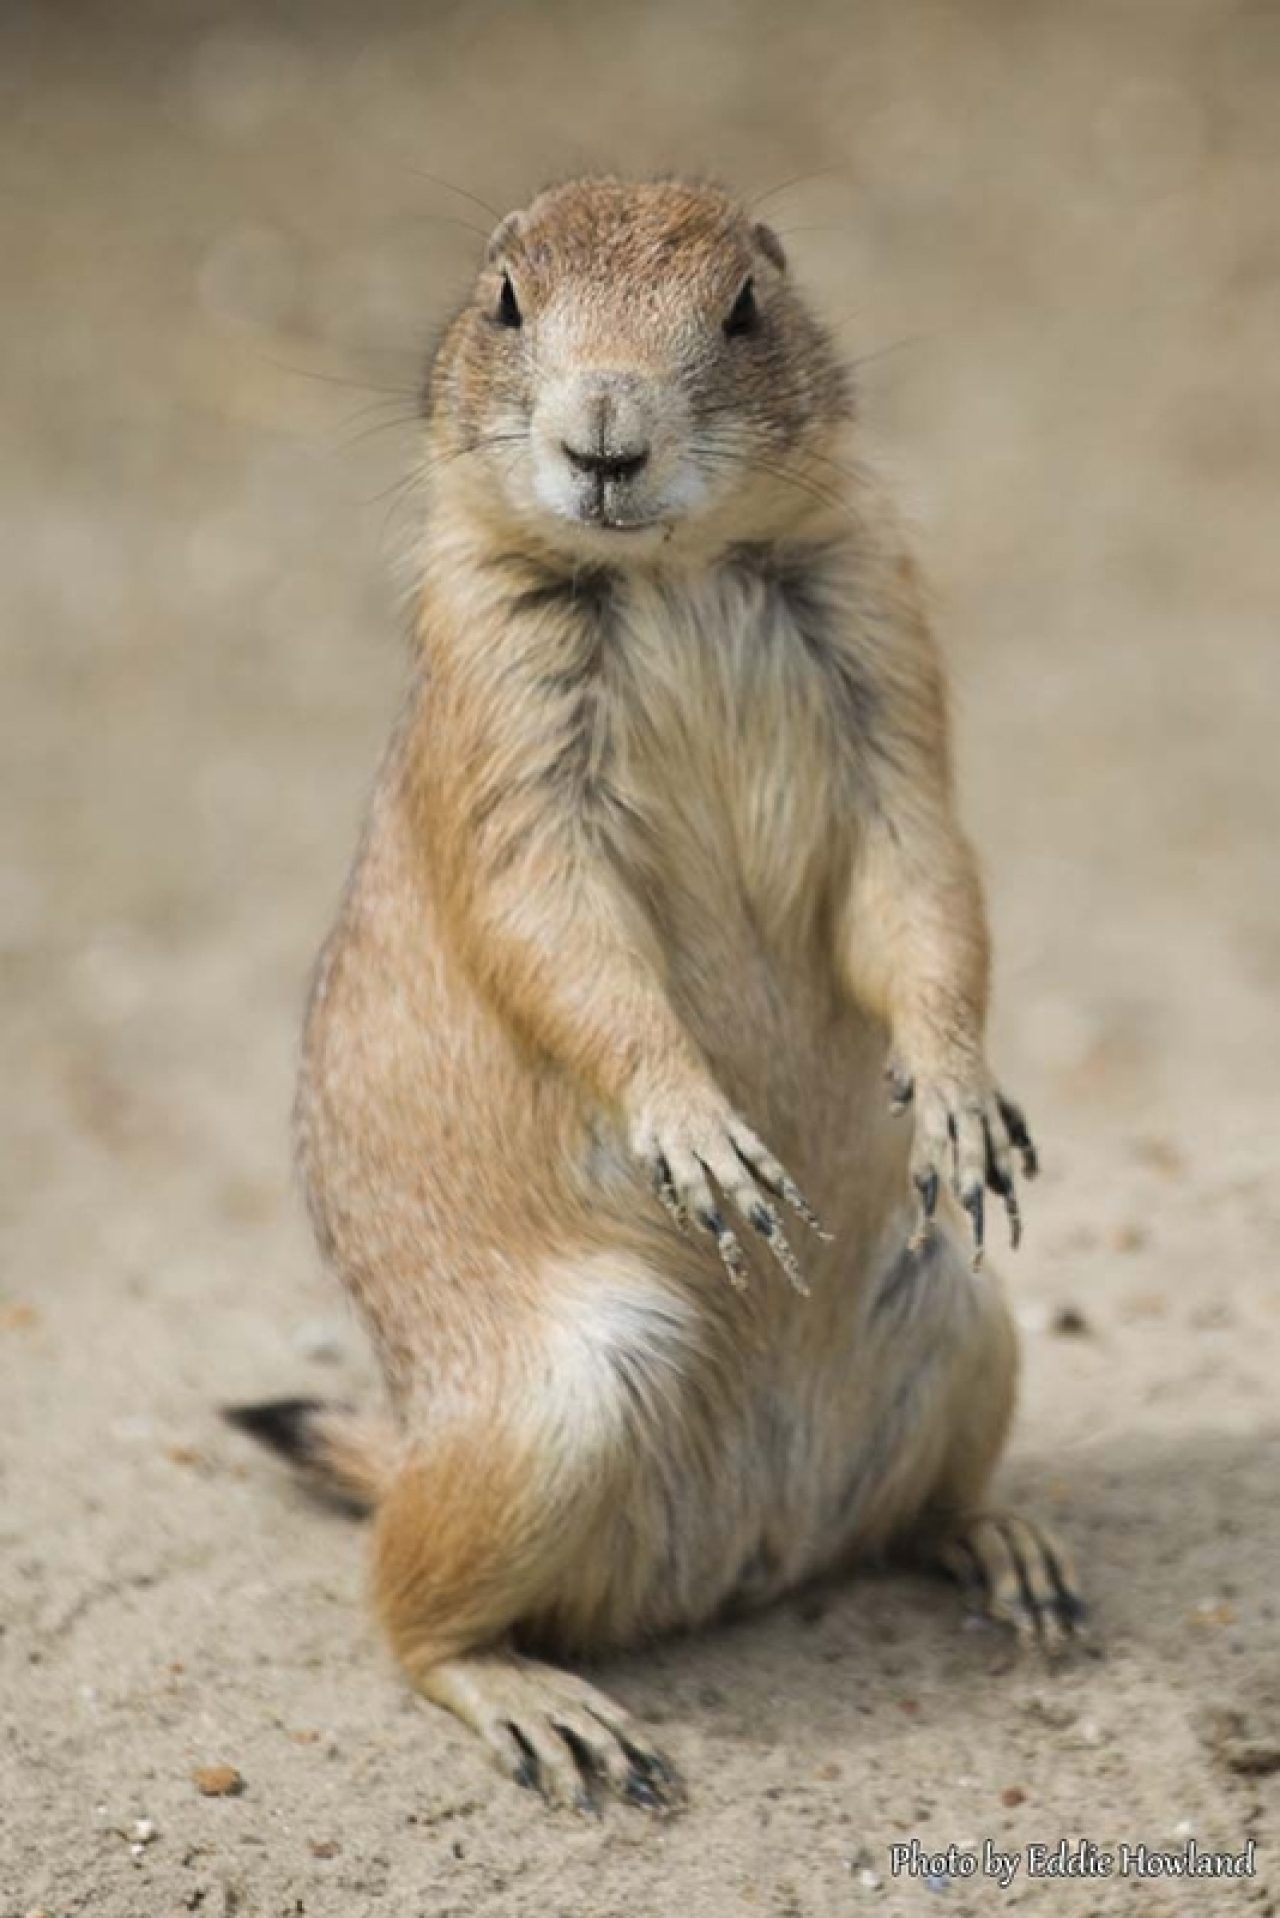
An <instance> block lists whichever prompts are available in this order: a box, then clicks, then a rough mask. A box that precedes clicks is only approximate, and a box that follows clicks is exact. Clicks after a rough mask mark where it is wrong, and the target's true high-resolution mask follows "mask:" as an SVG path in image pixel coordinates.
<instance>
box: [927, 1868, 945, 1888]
mask: <svg viewBox="0 0 1280 1918" xmlns="http://www.w3.org/2000/svg"><path fill="white" fill-rule="evenodd" d="M950 1887H951V1880H950V1879H949V1878H948V1877H947V1875H946V1873H945V1872H944V1871H931V1872H929V1873H928V1874H927V1875H926V1877H925V1881H924V1888H925V1890H926V1891H948V1890H949V1889H950Z"/></svg>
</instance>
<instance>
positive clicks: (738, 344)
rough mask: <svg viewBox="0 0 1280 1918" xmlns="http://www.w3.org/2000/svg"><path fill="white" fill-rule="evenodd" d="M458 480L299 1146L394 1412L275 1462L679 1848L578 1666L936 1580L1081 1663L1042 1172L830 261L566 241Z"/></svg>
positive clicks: (745, 219) (468, 1692)
mask: <svg viewBox="0 0 1280 1918" xmlns="http://www.w3.org/2000/svg"><path fill="white" fill-rule="evenodd" d="M425 438H426V444H425V450H424V462H425V469H426V475H427V479H426V485H427V492H428V511H427V515H426V520H425V524H424V527H423V532H422V549H421V591H420V595H419V601H418V617H417V636H418V659H417V663H416V669H415V672H414V676H413V682H412V686H411V690H410V694H409V698H408V701H407V703H406V707H405V710H404V713H403V716H402V718H401V721H400V723H399V725H398V727H397V729H396V732H395V735H394V737H393V740H392V742H391V745H390V748H389V750H388V753H387V757H386V760H385V763H384V766H383V769H382V774H381V777H380V779H379V782H378V787H377V791H376V795H375V798H374V801H373V804H372V808H371V813H370V818H369V822H368V828H367V831H366V834H365V838H364V843H363V845H362V847H361V851H360V854H359V857H358V859H357V862H356V866H355V870H354V872H353V874H352V877H351V881H350V884H349V887H348V889H347V893H346V896H345V899H344V902H343V905H342V909H341V912H340V914H339V917H338V921H337V924H336V926H335V927H334V929H333V931H332V933H331V935H330V937H329V940H328V942H327V944H326V946H325V948H324V951H323V954H322V956H321V960H320V964H319V968H318V972H317V975H316V982H315V987H314V992H313V995H312V999H311V1005H310V1010H309V1015H308V1019H307V1028H306V1039H305V1047H304V1058H303V1067H302V1077H301V1085H300V1089H299V1095H298V1107H297V1133H298V1145H299V1154H300V1160H301V1165H302V1170H303V1174H304V1177H305V1181H306V1186H307V1191H308V1194H309V1198H310V1204H311V1209H312V1214H313V1217H314V1220H315V1225H316V1230H317V1234H318V1237H319V1239H320V1243H321V1246H322V1248H323V1250H324V1253H325V1255H326V1257H327V1259H328V1260H329V1261H330V1263H331V1264H332V1265H333V1266H334V1268H335V1269H336V1271H337V1273H338V1274H339V1276H340V1278H341V1279H342V1281H343V1283H344V1284H345V1285H346V1286H347V1287H348V1288H349V1289H350V1291H351V1293H352V1295H353V1297H354V1298H355V1300H356V1302H357V1304H358V1305H359V1307H360V1310H361V1312H362V1314H363V1316H364V1319H365V1321H366V1323H367V1324H368V1326H369V1329H370V1331H371V1334H372V1336H373V1338H374V1340H375V1342H376V1345H377V1348H378V1351H379V1353H380V1355H381V1358H382V1361H383V1364H384V1368H385V1372H386V1378H387V1384H388V1391H389V1397H390V1413H389V1416H388V1417H387V1418H386V1419H385V1420H383V1421H379V1420H376V1419H365V1418H357V1417H356V1416H355V1415H354V1414H349V1413H344V1412H341V1411H337V1410H334V1409H331V1408H326V1407H324V1406H320V1405H316V1404H312V1403H309V1402H301V1401H285V1402H282V1403H281V1404H279V1405H274V1406H267V1407H254V1408H248V1409H247V1410H243V1411H241V1412H240V1413H239V1414H238V1417H239V1421H240V1422H241V1423H242V1424H243V1425H245V1426H247V1427H248V1428H249V1429H250V1430H252V1431H253V1432H254V1433H255V1435H256V1436H258V1437H260V1438H263V1439H265V1440H266V1441H267V1442H268V1443H270V1444H272V1445H274V1446H276V1447H277V1449H279V1450H281V1451H283V1452H285V1453H286V1454H287V1455H289V1456H290V1457H292V1458H293V1459H294V1460H295V1461H296V1462H297V1463H299V1464H300V1465H302V1466H303V1467H304V1468H305V1469H307V1470H309V1471H310V1472H311V1473H312V1474H313V1475H314V1476H316V1477H318V1478H320V1479H322V1480H324V1481H326V1482H328V1483H329V1484H331V1485H333V1486H336V1487H338V1488H340V1489H342V1490H344V1491H345V1492H346V1493H347V1494H348V1495H350V1496H352V1497H355V1498H356V1499H358V1500H359V1501H360V1502H362V1503H364V1504H367V1505H369V1506H372V1507H373V1508H374V1509H375V1514H376V1516H375V1540H374V1564H375V1593H376V1602H377V1606H378V1609H379V1612H380V1614H381V1616H382V1618H383V1621H384V1623H385V1625H386V1629H387V1631H388V1634H389V1636H390V1639H391V1643H392V1645H393V1646H394V1648H395V1650H396V1652H397V1654H398V1656H399V1657H400V1659H401V1661H402V1663H403V1665H404V1667H405V1669H406V1671H407V1673H408V1674H409V1677H410V1678H411V1680H412V1681H413V1683H414V1684H415V1685H416V1686H417V1687H418V1688H419V1689H420V1690H421V1691H422V1692H423V1693H424V1694H425V1695H426V1696H427V1697H429V1698H432V1699H435V1700H437V1701H438V1702H440V1703H442V1704H444V1705H446V1706H448V1707H449V1708H450V1709H452V1710H453V1711H455V1712H456V1713H457V1714H458V1715H459V1716H460V1717H462V1718H463V1719H465V1720H466V1721H467V1722H468V1723H470V1724H471V1725H472V1726H473V1727H474V1728H475V1729H476V1731H477V1732H478V1733H479V1734H480V1736H481V1737H482V1738H483V1739H484V1740H485V1742H486V1743H487V1744H488V1745H489V1747H490V1749H491V1750H492V1752H493V1753H494V1755H495V1756H496V1757H497V1759H498V1761H499V1762H500V1763H501V1764H502V1765H503V1766H504V1767H505V1768H506V1769H507V1770H508V1771H509V1772H510V1773H511V1775H512V1776H513V1777H515V1778H517V1779H518V1780H519V1781H520V1782H522V1783H527V1784H533V1785H537V1786H538V1787H539V1788H540V1789H541V1790H543V1791H544V1792H545V1793H546V1795H547V1796H548V1797H549V1798H550V1799H552V1800H555V1801H567V1802H579V1801H581V1800H583V1799H584V1798H589V1797H590V1796H591V1795H592V1794H594V1793H596V1792H599V1791H600V1790H602V1789H604V1788H606V1787H611V1788H613V1789H615V1790H617V1791H619V1792H621V1793H622V1794H623V1795H625V1796H627V1797H629V1798H631V1799H633V1800H635V1801H637V1802H640V1803H645V1804H649V1805H652V1806H654V1807H655V1808H664V1807H665V1808H670V1807H671V1806H673V1805H675V1804H677V1803H678V1802H679V1801H680V1798H681V1795H682V1787H681V1785H680V1782H679V1779H678V1776H677V1773H676V1771H675V1769H674V1767H673V1766H672V1764H671V1763H670V1761H669V1760H668V1759H667V1758H666V1757H665V1756H664V1755H663V1754H662V1753H661V1752H659V1751H658V1750H657V1748H656V1747H655V1746H654V1745H653V1744H652V1742H651V1741H650V1740H649V1738H648V1736H647V1735H646V1734H645V1732H644V1731H643V1730H642V1729H641V1728H640V1727H639V1726H638V1725H637V1724H636V1723H635V1722H634V1721H632V1720H631V1719H629V1718H628V1717H627V1715H626V1714H625V1713H624V1712H623V1711H622V1710H621V1708H619V1707H618V1706H616V1705H614V1704H613V1703H612V1701H610V1700H609V1699H608V1698H606V1697H604V1696H603V1695H602V1694H601V1693H599V1692H597V1691H595V1690H594V1689H593V1688H591V1687H589V1686H587V1685H586V1684H585V1683H584V1682H583V1681H582V1680H581V1679H578V1678H576V1677H574V1676H572V1675H570V1674H569V1673H568V1672H566V1671H564V1670H561V1669H559V1668H558V1667H557V1666H554V1665H551V1664H544V1663H541V1662H538V1661H536V1660H535V1659H534V1658H532V1657H530V1656H529V1655H528V1653H529V1648H530V1647H536V1648H539V1649H544V1650H545V1649H547V1648H550V1650H551V1651H552V1653H553V1654H557V1653H558V1654H559V1655H563V1654H565V1653H566V1652H570V1653H571V1652H573V1651H575V1650H576V1651H584V1652H589V1651H592V1650H596V1649H599V1648H602V1647H606V1646H610V1645H625V1644H634V1643H637V1642H640V1641H643V1640H644V1639H646V1638H647V1637H649V1636H650V1635H652V1634H654V1633H657V1632H662V1631H669V1630H675V1629H684V1628H688V1627H691V1626H695V1625H697V1624H698V1623H700V1622H701V1621H704V1620H707V1619H709V1618H712V1617H714V1616H716V1615H718V1614H721V1613H723V1612H725V1611H727V1610H730V1609H734V1608H741V1607H746V1606H755V1605H759V1604H763V1603H766V1602H768V1601H769V1600H770V1599H772V1598H774V1597H776V1596H777V1595H778V1594H779V1593H781V1592H784V1591H787V1590H789V1589H791V1588H793V1587H794V1586H796V1585H797V1584H799V1583H800V1582H802V1581H803V1580H805V1579H807V1578H809V1577H811V1576H813V1575H814V1574H816V1573H818V1572H821V1571H823V1570H826V1569H829V1568H831V1567H833V1566H837V1565H841V1564H844V1563H852V1562H855V1561H856V1560H857V1559H858V1558H859V1557H864V1556H867V1555H870V1554H878V1553H883V1552H885V1551H887V1550H903V1551H907V1550H910V1551H912V1552H914V1553H916V1554H920V1555H923V1556H925V1557H926V1558H929V1559H931V1560H934V1561H936V1562H938V1563H939V1564H941V1565H943V1566H945V1567H946V1568H948V1569H949V1570H952V1571H954V1572H956V1573H958V1574H959V1575H961V1576H962V1577H965V1578H967V1579H970V1580H971V1581H972V1582H974V1583H975V1584H978V1585H979V1586H981V1587H982V1589H983V1590H984V1591H985V1592H986V1595H987V1600H988V1602H989V1604H990V1606H991V1608H992V1610H993V1611H995V1612H996V1613H997V1614H998V1615H999V1616H1001V1617H1002V1618H1005V1619H1006V1620H1007V1621H1008V1622H1010V1623H1012V1624H1014V1625H1015V1626H1016V1627H1017V1628H1018V1630H1019V1631H1020V1632H1021V1633H1022V1634H1023V1635H1026V1636H1038V1637H1040V1638H1041V1639H1043V1640H1044V1641H1045V1642H1046V1643H1048V1644H1055V1643H1056V1642H1057V1641H1058V1640H1059V1639H1061V1638H1063V1637H1065V1636H1066V1635H1067V1634H1069V1633H1070V1631H1071V1630H1072V1629H1073V1627H1074V1625H1075V1623H1076V1621H1077V1619H1078V1617H1079V1615H1080V1606H1079V1601H1078V1599H1077V1597H1076V1594H1075V1588H1074V1583H1073V1578H1072V1574H1071V1571H1070V1568H1069V1566H1068V1565H1067V1562H1066V1560H1065V1558H1064V1556H1063V1554H1062V1552H1061V1549H1060V1548H1059V1547H1058V1546H1057V1545H1056V1544H1055V1543H1054V1542H1053V1541H1052V1540H1050V1539H1049V1538H1048V1536H1047V1535H1046V1534H1045V1533H1044V1532H1043V1531H1042V1530H1040V1529H1039V1528H1038V1527H1036V1526H1034V1525H1032V1524H1030V1523H1028V1522H1027V1521H1025V1520H1020V1519H1017V1518H1014V1517H1010V1516H1007V1515H992V1514H990V1513H986V1512H984V1510H983V1503H982V1502H983V1500H984V1497H985V1494H986V1488H987V1484H988V1480H989V1478H990V1475H991V1472H992V1469H993V1467H994V1465H995V1463H996V1460H997V1458H998V1455H999V1453H1000V1450H1001V1447H1002V1445H1003V1442H1004V1438H1005V1434H1006V1431H1007V1427H1008V1423H1009V1418H1010V1414H1011V1409H1012V1405H1013V1398H1014V1385H1015V1370H1016V1346H1015V1338H1014V1333H1013V1330H1012V1326H1011V1322H1010V1318H1009V1314H1008V1311H1007V1309H1006V1306H1005V1303H1004V1300H1003V1297H1002V1294H1001V1290H1000V1287H999V1285H998V1283H997V1282H996V1280H995V1279H994V1278H993V1277H992V1276H991V1275H990V1274H989V1272H988V1271H986V1270H985V1268H982V1267H981V1264H980V1258H981V1253H982V1249H983V1244H984V1240H985V1237H986V1234H987V1230H988V1226H989V1224H990V1223H991V1220H992V1218H993V1216H994V1215H1002V1216H1004V1217H1005V1218H1006V1219H1007V1221H1008V1224H1009V1226H1010V1229H1011V1231H1012V1233H1013V1235H1014V1237H1015V1239H1016V1234H1017V1230H1018V1225H1019V1196H1018V1182H1019V1179H1020V1177H1021V1176H1022V1175H1023V1174H1030V1173H1031V1172H1033V1171H1034V1169H1035V1156H1034V1148H1033V1146H1032V1144H1031V1140H1030V1137H1029V1135H1028V1132H1027V1128H1026V1124H1025V1121H1024V1119H1023V1117H1022V1114H1021V1113H1020V1112H1019V1110H1018V1109H1017V1107H1016V1106H1015V1105H1013V1104H1012V1103H1011V1102H1010V1101H1009V1100H1008V1099H1006V1098H1005V1096H1004V1094H1003V1093H1002V1091H1001V1090H1000V1089H999V1087H998V1086H997V1084H996V1081H995V1080H994V1079H993V1077H992V1075H991V1072H990V1070H989V1068H988V1066H987V1062H986V1055H985V1044H984V1024H985V1016H986V1006H987V991H988V938H987V926H986V917H985V912H984V907H983V901H982V895H981V890H980V885H979V879H978V874H977V870H976V867H975V862H974V858H973V855H972V853H971V850H970V848H969V845H968V843H967V842H966V840H965V837H964V835H963V832H962V831H961V828H960V826H959V825H958V823H957V820H956V814H955V805H954V799H953V791H952V780H951V771H950V764H949V749H948V738H947V718H946V708H945V696H944V685H943V677H942V672H941V667H940V664H939V660H938V656H937V653H936V650H935V647H934V643H933V640H932V637H931V635H930V631H929V626H928V622H927V618H926V613H925V609H924V605H923V601H922V594H921V589H920V586H919V583H918V580H917V575H916V571H915V567H914V564H913V562H912V560H911V558H910V557H909V555H908V552H907V550H906V546H905V544H904V540H903V536H902V533H901V531H900V528H899V525H898V522H897V520H896V518H895V516H894V514H893V512H892V510H891V508H890V507H889V505H888V503H887V502H886V501H885V499H884V498H883V497H882V495H881V493H880V491H879V489H878V487H877V484H876V482H875V480H874V478H873V477H872V476H871V475H870V474H869V473H868V471H867V470H866V468H865V466H864V465H863V463H862V461H861V459H860V454H859V447H858V433H857V427H856V420H855V412H854V405H853V394H852V388H851V384H850V380H849V378H848V375H847V373H846V371H845V369H844V368H843V367H842V366H841V364H840V361H839V359H838V356H837V355H836V353H835V351H834V348H833V346H832V343H831V340H830V339H829V337H828V335H827V333H826V332H825V331H824V329H823V327H822V326H821V325H820V324H819V322H818V320H817V319H816V318H815V317H814V315H813V314H812V312H811V311H810V309H809V308H808V306H807V305H806V303H805V301H804V299H803V297H802V295H801V294H800V293H799V291H798V290H797V289H796V287H795V285H794V283H793V280H792V276H791V274H790V271H789V269H788V265H787V261H786V258H785V256H784V253H783V249H782V247H781V245H780V243H779V241H778V240H777V238H776V236H775V235H774V234H773V233H772V232H771V231H770V230H769V229H768V228H767V227H764V226H762V225H761V224H759V223H758V222H755V221H754V220H753V219H752V217H751V215H750V214H749V213H748V212H746V211H744V210H743V209H742V208H741V207H740V206H739V205H738V204H737V203H736V202H735V201H734V200H732V199H731V198H730V197H729V196H727V195H726V194H724V193H722V192H719V191H717V190H714V189H712V188H708V187H704V186H699V185H693V184H688V183H685V182H682V181H678V180H675V181H662V182H658V183H650V184H639V185H637V184H627V183H624V182H622V181H618V180H613V179H603V180H579V181H575V182H572V183H571V184H569V185H566V186H560V187H556V188H554V189H552V190H550V191H549V192H546V193H544V194H542V195H540V196H539V197H538V198H537V199H535V200H534V201H533V203H532V204H531V205H530V206H529V207H528V208H527V209H525V210H524V211H522V212H519V213H515V214H512V215H511V216H510V217H509V218H508V219H506V220H504V221H503V222H502V224H501V226H500V227H499V228H498V230H497V232H496V233H495V234H494V235H493V237H492V240H491V241H490V243H489V246H488V250H487V252H486V255H485V259H484V262H483V264H482V266H481V269H480V272H479V275H478V278H477V281H476V285H475V288H474V291H473V294H472V297H471V298H470V299H469V300H468V302H467V304H466V305H465V306H464V307H463V309H462V310H461V311H460V312H459V313H458V315H457V316H456V318H455V319H454V321H453V322H452V324H451V326H450V327H449V329H448V331H447V333H446V335H445V337H444V340H443V343H442V345H441V347H440V349H439V352H438V354H437V357H436V360H435V363H434V366H433V368H432V372H431V376H430V381H429V387H428V403H427V418H426V428H425ZM886 1075H888V1076H887V1079H886ZM895 1106H896V1108H897V1112H896V1113H895V1111H894V1110H893V1109H892V1108H894V1107H895Z"/></svg>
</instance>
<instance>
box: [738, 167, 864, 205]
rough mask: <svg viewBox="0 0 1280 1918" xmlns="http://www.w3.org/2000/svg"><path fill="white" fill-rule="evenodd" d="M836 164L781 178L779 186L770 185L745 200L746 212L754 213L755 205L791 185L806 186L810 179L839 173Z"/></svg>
mask: <svg viewBox="0 0 1280 1918" xmlns="http://www.w3.org/2000/svg"><path fill="white" fill-rule="evenodd" d="M840 171H841V168H840V167H838V166H820V167H817V168H816V169H815V170H814V171H813V172H811V173H797V174H795V175H793V177H792V178H791V179H789V180H783V182H782V183H781V185H780V186H771V187H770V188H769V189H768V191H767V192H765V193H757V194H756V195H755V197H754V199H751V200H748V201H747V211H748V213H754V212H755V210H756V208H757V207H760V206H764V204H765V202H766V201H768V200H776V199H777V197H778V195H779V194H780V193H787V192H789V191H790V189H791V188H792V187H793V186H806V185H807V184H808V182H809V181H810V180H822V179H826V178H828V177H829V176H830V175H831V174H833V173H839V172H840Z"/></svg>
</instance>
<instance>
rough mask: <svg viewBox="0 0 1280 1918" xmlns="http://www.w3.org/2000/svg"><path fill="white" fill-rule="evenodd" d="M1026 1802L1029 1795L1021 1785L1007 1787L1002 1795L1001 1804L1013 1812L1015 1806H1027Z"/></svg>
mask: <svg viewBox="0 0 1280 1918" xmlns="http://www.w3.org/2000/svg"><path fill="white" fill-rule="evenodd" d="M1026 1802H1027V1794H1026V1793H1025V1792H1024V1791H1023V1789H1022V1787H1021V1785H1006V1786H1005V1788H1004V1790H1003V1791H1002V1792H1001V1794H1000V1803H1001V1804H1002V1805H1003V1806H1005V1808H1006V1809H1007V1810H1009V1811H1012V1810H1013V1808H1014V1806H1015V1805H1025V1804H1026Z"/></svg>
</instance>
